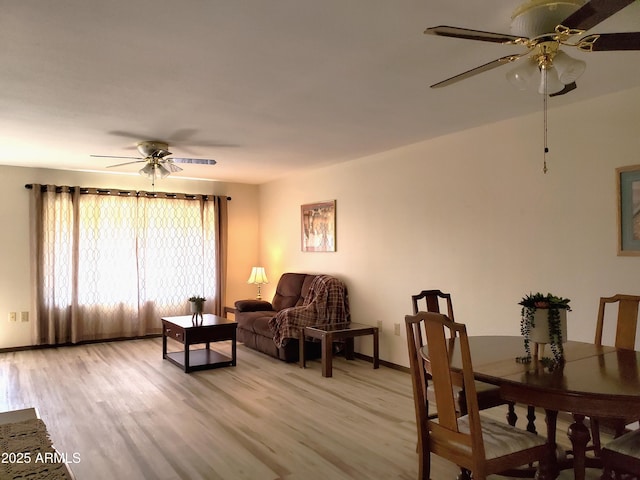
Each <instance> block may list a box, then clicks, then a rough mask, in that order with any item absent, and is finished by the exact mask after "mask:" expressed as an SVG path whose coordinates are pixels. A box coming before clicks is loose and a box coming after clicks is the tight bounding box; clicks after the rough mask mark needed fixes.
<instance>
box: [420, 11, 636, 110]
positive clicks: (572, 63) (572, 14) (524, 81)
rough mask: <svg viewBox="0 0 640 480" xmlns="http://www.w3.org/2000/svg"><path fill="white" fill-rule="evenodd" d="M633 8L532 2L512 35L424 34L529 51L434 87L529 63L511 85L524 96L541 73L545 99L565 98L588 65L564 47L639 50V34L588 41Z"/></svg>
mask: <svg viewBox="0 0 640 480" xmlns="http://www.w3.org/2000/svg"><path fill="white" fill-rule="evenodd" d="M633 2H634V0H591V1H588V2H586V3H585V2H584V0H564V1H550V0H530V1H529V2H528V3H526V4H524V5H522V6H521V7H520V8H519V9H517V10H516V11H515V12H514V14H513V22H512V29H513V30H519V31H518V32H514V33H516V34H514V35H508V34H500V33H492V32H483V31H479V30H470V29H467V28H460V27H451V26H446V25H441V26H437V27H430V28H427V29H426V30H425V32H424V33H426V34H431V35H440V36H444V37H454V38H464V39H467V40H479V41H483V42H494V43H502V44H505V45H515V46H521V47H524V48H525V51H523V52H521V53H514V54H511V55H506V56H504V57H501V58H498V59H496V60H493V61H491V62H489V63H486V64H484V65H481V66H479V67H476V68H472V69H471V70H468V71H466V72H463V73H460V74H458V75H455V76H453V77H450V78H447V79H446V80H443V81H441V82H438V83H435V84H433V85H431V87H432V88H439V87H445V86H447V85H451V84H453V83H456V82H459V81H460V80H464V79H466V78H469V77H472V76H474V75H477V74H479V73H482V72H486V71H488V70H492V69H494V68H496V67H499V66H501V65H505V64H508V63H512V62H515V61H517V60H520V59H523V58H526V59H527V61H526V62H524V64H523V65H521V66H520V67H518V68H516V69H514V70H512V71H511V72H509V73H507V78H508V79H509V81H510V82H511V83H512V84H513V85H515V86H516V87H518V88H520V89H522V90H524V89H526V88H527V87H528V85H529V84H530V83H531V82H530V81H531V79H532V78H535V74H536V73H538V72H539V73H540V82H539V89H538V92H539V93H540V94H544V95H545V97H546V96H547V95H549V96H556V95H564V94H566V93H568V92H570V91H572V90H574V89H575V88H576V82H575V81H576V79H577V78H578V77H579V76H580V75H581V74H582V73H583V72H584V70H585V67H586V64H585V62H583V61H581V60H575V59H573V58H571V57H569V55H567V54H566V53H565V52H564V51H562V49H561V47H576V48H577V49H578V50H580V51H583V52H598V51H613V50H640V32H622V33H601V34H590V35H586V36H585V35H584V34H585V32H586V31H587V30H590V29H591V28H593V27H595V26H596V25H598V24H599V23H600V22H602V21H604V20H606V19H607V18H609V17H610V16H612V15H613V14H614V13H616V12H618V11H620V10H622V9H623V8H624V7H626V6H628V5H630V4H631V3H633Z"/></svg>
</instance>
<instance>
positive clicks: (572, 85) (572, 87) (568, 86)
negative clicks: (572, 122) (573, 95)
mask: <svg viewBox="0 0 640 480" xmlns="http://www.w3.org/2000/svg"><path fill="white" fill-rule="evenodd" d="M576 88H578V86H577V85H576V82H571V83H568V84H566V85H565V86H564V88H563V89H562V90H560V91H559V92H556V93H551V94H549V96H550V97H558V96H560V95H566V94H567V93H569V92H571V91H573V90H575V89H576Z"/></svg>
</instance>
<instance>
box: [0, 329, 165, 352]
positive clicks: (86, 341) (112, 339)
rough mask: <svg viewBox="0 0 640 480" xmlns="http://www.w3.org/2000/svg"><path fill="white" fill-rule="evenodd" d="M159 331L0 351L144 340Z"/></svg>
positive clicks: (8, 349) (157, 335) (8, 348)
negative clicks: (132, 335)
mask: <svg viewBox="0 0 640 480" xmlns="http://www.w3.org/2000/svg"><path fill="white" fill-rule="evenodd" d="M161 336H162V334H161V333H154V334H151V335H140V336H136V337H117V338H104V339H98V340H84V341H82V342H78V343H71V342H66V343H57V344H55V345H25V346H22V347H6V348H0V353H11V352H22V351H25V350H42V349H43V348H60V347H76V346H78V345H90V344H92V343H107V342H123V341H125V340H144V339H147V338H157V337H161Z"/></svg>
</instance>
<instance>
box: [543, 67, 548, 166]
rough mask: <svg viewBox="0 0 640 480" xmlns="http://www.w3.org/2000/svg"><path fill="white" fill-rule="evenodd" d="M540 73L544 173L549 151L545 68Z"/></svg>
mask: <svg viewBox="0 0 640 480" xmlns="http://www.w3.org/2000/svg"><path fill="white" fill-rule="evenodd" d="M542 74H543V75H544V76H545V82H544V93H543V94H542V110H543V111H544V155H543V163H542V173H544V174H546V173H547V171H548V170H549V169H548V168H547V154H548V153H549V147H548V146H547V81H546V80H547V79H546V76H547V69H546V68H543V69H542Z"/></svg>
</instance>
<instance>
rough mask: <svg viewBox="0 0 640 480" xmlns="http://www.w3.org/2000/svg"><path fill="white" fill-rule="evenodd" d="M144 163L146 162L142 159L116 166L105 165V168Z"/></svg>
mask: <svg viewBox="0 0 640 480" xmlns="http://www.w3.org/2000/svg"><path fill="white" fill-rule="evenodd" d="M144 162H146V160H145V159H142V160H137V161H135V162H125V163H118V164H117V165H107V168H113V167H122V166H124V165H132V164H134V163H144Z"/></svg>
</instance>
